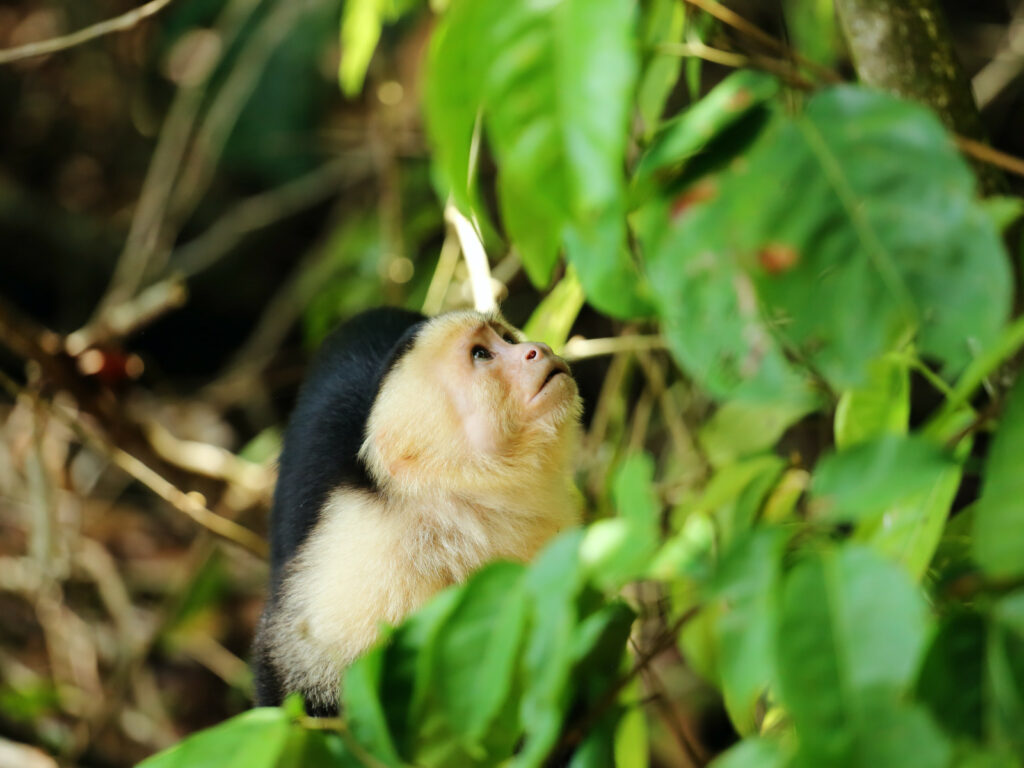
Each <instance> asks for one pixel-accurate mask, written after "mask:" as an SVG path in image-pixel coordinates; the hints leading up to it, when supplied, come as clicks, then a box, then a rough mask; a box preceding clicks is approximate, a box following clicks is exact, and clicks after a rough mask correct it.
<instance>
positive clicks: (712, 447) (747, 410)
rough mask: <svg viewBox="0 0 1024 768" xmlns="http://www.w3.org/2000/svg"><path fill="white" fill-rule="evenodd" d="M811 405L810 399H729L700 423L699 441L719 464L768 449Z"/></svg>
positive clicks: (714, 462) (711, 458) (715, 463)
mask: <svg viewBox="0 0 1024 768" xmlns="http://www.w3.org/2000/svg"><path fill="white" fill-rule="evenodd" d="M813 408H814V403H813V401H808V402H805V403H799V402H793V403H787V402H779V403H751V402H745V401H743V400H730V401H729V402H726V403H724V404H723V405H722V407H721V408H719V409H718V410H717V411H715V413H714V415H713V416H712V417H711V418H710V419H709V420H708V421H707V423H706V424H705V425H704V426H703V428H702V429H701V431H700V435H699V439H700V444H701V447H702V448H703V449H704V453H705V455H706V456H707V457H708V461H710V462H711V463H712V464H714V465H715V466H722V465H724V464H728V463H729V462H732V461H735V460H736V459H738V458H741V457H743V456H749V455H751V454H754V453H759V452H760V451H763V450H766V449H768V448H771V447H772V446H773V445H775V443H776V442H777V441H778V439H779V438H780V437H781V436H782V433H783V432H785V431H786V429H788V428H789V427H790V426H792V425H793V424H794V423H796V422H797V421H798V420H799V419H800V418H801V417H803V416H804V415H806V414H807V413H808V412H809V411H811V410H813Z"/></svg>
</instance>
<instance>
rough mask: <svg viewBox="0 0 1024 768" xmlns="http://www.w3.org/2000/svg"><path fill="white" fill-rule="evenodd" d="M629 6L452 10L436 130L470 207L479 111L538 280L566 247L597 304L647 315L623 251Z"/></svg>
mask: <svg viewBox="0 0 1024 768" xmlns="http://www.w3.org/2000/svg"><path fill="white" fill-rule="evenodd" d="M633 26H634V9H633V4H632V3H631V2H629V1H628V0H556V1H555V2H549V3H533V2H528V0H509V2H506V3H478V2H473V1H472V0H456V2H454V3H453V4H452V7H451V9H450V10H449V12H448V14H447V16H446V18H445V20H444V22H443V23H442V25H441V27H440V28H439V29H438V31H437V32H436V33H435V40H434V46H433V49H432V55H431V66H430V74H429V77H428V82H427V100H426V101H427V124H428V129H429V131H430V134H431V136H432V137H433V140H434V143H435V144H436V147H437V160H438V165H439V167H440V168H441V169H442V174H443V176H444V177H445V179H446V182H447V184H448V185H449V186H450V187H451V189H452V192H453V194H454V195H455V199H456V201H457V203H458V204H459V207H460V208H463V209H467V210H468V209H471V208H472V207H473V206H472V202H473V194H472V190H471V180H470V178H469V161H468V158H469V152H470V144H471V140H472V135H473V126H474V124H475V122H476V119H477V115H478V114H482V115H483V120H484V125H485V126H486V130H487V136H488V138H489V140H490V144H491V147H492V148H493V151H494V155H495V158H496V160H497V165H498V197H499V203H500V207H501V211H502V216H503V218H504V222H505V226H506V229H507V231H508V232H509V234H510V236H511V239H512V242H513V244H514V245H515V246H516V247H517V249H518V250H519V253H520V256H521V257H522V260H523V266H524V267H525V269H526V272H527V274H528V275H529V276H530V279H531V280H532V281H533V282H534V283H535V284H536V285H539V286H543V285H546V284H547V283H548V281H549V280H550V279H551V274H552V271H553V269H554V267H555V264H556V263H557V259H558V250H559V248H560V247H562V245H565V247H566V249H567V252H568V254H569V258H570V260H571V261H572V262H573V264H574V265H575V266H576V269H577V270H578V272H579V277H580V282H581V283H582V285H583V287H584V289H585V291H586V292H587V297H588V299H590V300H591V301H592V302H593V303H594V305H595V306H597V307H598V308H600V309H602V310H604V311H608V312H611V313H614V314H618V315H622V316H635V315H640V314H646V313H649V311H650V305H649V304H648V303H647V301H646V300H645V299H644V297H643V287H642V285H643V284H642V275H641V274H640V272H639V270H638V269H637V268H636V266H635V265H634V264H633V262H632V259H631V257H630V256H629V253H628V251H627V249H626V228H625V203H624V179H623V166H624V163H625V152H626V139H627V133H628V126H629V116H630V115H629V110H630V102H631V98H632V92H633V84H634V81H635V78H636V71H637V52H636V50H635V39H634V37H633V31H634V30H633Z"/></svg>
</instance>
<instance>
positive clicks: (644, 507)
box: [580, 454, 661, 589]
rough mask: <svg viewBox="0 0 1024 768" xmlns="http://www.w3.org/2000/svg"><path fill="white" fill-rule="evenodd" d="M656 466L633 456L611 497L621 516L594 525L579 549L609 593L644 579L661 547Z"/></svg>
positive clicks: (621, 471) (646, 458) (620, 473)
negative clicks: (654, 484) (659, 540)
mask: <svg viewBox="0 0 1024 768" xmlns="http://www.w3.org/2000/svg"><path fill="white" fill-rule="evenodd" d="M653 480H654V462H653V461H652V460H651V457H650V456H648V455H646V454H635V455H633V456H630V457H629V458H628V459H627V460H626V461H625V462H624V463H623V464H622V466H621V467H620V468H619V471H618V473H617V474H616V476H615V481H614V485H613V490H612V495H613V497H614V500H615V507H616V509H617V511H618V513H619V516H618V517H616V518H613V519H610V520H599V521H597V522H596V523H594V524H593V525H591V526H590V527H589V528H588V530H587V533H586V537H585V538H584V540H583V544H582V546H581V548H580V558H581V559H582V561H583V562H584V563H586V564H587V567H588V569H590V571H591V572H592V573H593V577H594V579H595V580H596V581H597V583H598V584H601V585H603V586H605V587H606V588H608V589H611V588H616V587H619V586H622V585H623V584H625V583H626V582H627V581H630V580H631V579H635V578H638V577H640V576H642V575H643V574H644V573H645V572H646V570H647V568H648V566H649V564H650V559H651V556H652V555H653V554H654V552H655V550H656V549H657V546H658V518H659V512H660V509H661V505H660V504H659V503H658V499H657V496H656V495H655V494H654V489H653V487H652V482H653Z"/></svg>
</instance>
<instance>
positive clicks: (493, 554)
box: [266, 313, 580, 706]
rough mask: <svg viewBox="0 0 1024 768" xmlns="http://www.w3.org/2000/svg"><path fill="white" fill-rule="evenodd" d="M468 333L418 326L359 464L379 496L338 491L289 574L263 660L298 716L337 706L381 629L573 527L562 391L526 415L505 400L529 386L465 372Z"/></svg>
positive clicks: (571, 415)
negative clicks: (304, 700) (346, 680)
mask: <svg viewBox="0 0 1024 768" xmlns="http://www.w3.org/2000/svg"><path fill="white" fill-rule="evenodd" d="M480 325H481V316H480V315H477V314H475V313H465V314H459V315H449V316H445V317H444V318H440V319H435V320H433V321H431V323H430V324H429V325H428V326H427V328H426V330H425V331H424V332H423V334H422V335H421V337H420V338H418V339H417V341H416V344H415V346H414V348H413V350H412V351H411V352H410V353H409V354H408V355H407V356H406V357H405V358H403V360H402V361H400V363H399V365H398V367H397V368H396V369H395V371H393V372H392V374H391V375H390V376H389V377H388V379H387V380H386V382H385V385H384V387H383V389H382V391H381V392H380V393H379V394H378V397H377V401H376V403H375V405H374V408H373V410H372V411H371V414H370V420H369V424H368V426H367V439H366V442H365V443H364V445H363V449H362V450H361V451H360V455H361V456H362V457H363V459H364V460H365V461H366V463H367V465H368V467H369V469H370V472H371V474H372V475H373V476H374V478H375V480H376V482H377V483H378V484H379V485H380V487H381V488H382V489H383V490H382V491H381V492H380V493H371V492H369V491H364V490H354V489H346V488H342V489H339V490H337V491H336V492H335V493H334V494H333V495H332V496H331V498H330V499H329V501H328V502H327V504H325V506H324V508H323V510H322V513H321V515H320V518H319V520H318V522H317V525H316V527H315V528H314V530H313V531H312V533H311V534H310V537H309V539H308V540H307V541H306V542H305V544H304V545H303V546H302V548H301V549H300V551H299V553H298V554H297V556H296V557H295V559H294V560H293V561H292V563H291V564H290V565H289V566H288V570H287V572H286V575H285V580H284V585H283V589H282V593H281V595H280V598H279V603H278V606H277V610H275V611H274V612H273V615H272V616H271V617H270V619H269V626H268V627H267V632H266V636H267V639H268V641H267V649H268V651H269V653H270V656H271V659H272V660H273V664H274V667H275V668H276V669H277V670H279V672H280V675H281V678H282V680H281V682H282V683H283V684H284V686H285V688H286V689H287V690H302V691H305V692H306V693H307V696H308V698H309V700H310V701H309V703H310V704H315V705H321V706H329V705H331V704H332V703H333V702H335V701H336V700H337V690H338V683H339V680H340V676H341V672H342V670H343V669H344V668H345V667H346V666H347V665H348V664H350V663H351V662H352V661H353V660H354V659H355V658H356V657H358V656H359V655H360V654H361V653H363V652H364V651H365V650H366V649H367V648H368V647H369V646H370V645H372V644H373V642H374V641H375V640H376V638H377V636H378V631H379V627H380V625H381V624H382V623H389V624H397V623H399V622H400V621H401V620H402V618H403V617H404V616H405V615H406V614H408V613H409V612H410V611H413V610H415V609H416V608H418V607H419V606H421V605H422V604H423V603H424V602H426V601H427V600H428V599H429V598H430V597H431V596H432V595H433V594H435V593H436V592H437V591H438V590H440V589H443V588H444V587H446V586H449V585H451V584H455V583H458V582H461V581H463V580H464V579H465V578H466V577H467V576H468V575H469V574H470V573H472V572H473V571H474V570H476V569H477V568H479V567H480V566H481V565H483V564H484V563H487V562H489V561H492V560H497V559H512V560H520V561H525V560H528V559H530V558H531V557H533V555H534V554H536V552H537V551H538V550H539V549H540V548H541V547H542V546H543V545H544V543H545V542H547V541H548V540H549V539H550V538H551V537H552V536H554V535H555V534H556V533H557V532H558V531H559V530H560V529H563V528H566V527H568V526H570V525H573V524H575V523H576V522H577V521H578V517H579V494H578V492H577V491H576V490H575V488H574V487H573V486H572V482H571V479H570V476H571V460H572V456H573V453H574V450H575V446H576V442H577V437H578V426H577V422H578V416H579V409H580V404H579V397H578V395H577V393H576V386H575V383H574V382H572V380H571V379H569V378H568V377H558V378H556V379H555V380H553V381H552V383H551V385H550V391H549V392H547V393H546V395H545V397H547V398H549V399H550V404H542V405H543V407H542V408H539V409H535V412H534V411H530V410H529V406H524V405H523V403H522V400H523V398H522V397H517V395H516V387H517V386H519V387H520V389H522V387H526V388H527V390H528V394H531V395H532V393H533V392H534V391H535V387H536V386H537V382H536V381H534V380H530V381H525V382H523V381H518V380H516V379H515V376H516V375H520V376H525V375H526V374H515V373H511V372H510V373H507V374H505V373H500V372H499V373H498V374H493V373H492V374H486V375H484V374H481V373H479V372H478V371H476V370H475V369H473V368H472V367H471V366H469V365H466V364H465V358H466V357H467V348H466V344H467V343H469V342H467V338H464V337H466V335H467V334H474V333H480V332H481V331H479V326H480ZM493 370H497V369H493ZM524 370H525V369H524ZM530 375H533V371H532V370H531V371H530ZM527 390H523V391H527ZM531 414H533V415H531ZM537 414H539V415H537ZM484 446H486V448H484Z"/></svg>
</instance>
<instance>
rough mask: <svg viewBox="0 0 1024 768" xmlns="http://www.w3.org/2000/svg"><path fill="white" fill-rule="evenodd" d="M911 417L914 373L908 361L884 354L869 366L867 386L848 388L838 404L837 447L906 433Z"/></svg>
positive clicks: (836, 420) (865, 384) (836, 422)
mask: <svg viewBox="0 0 1024 768" xmlns="http://www.w3.org/2000/svg"><path fill="white" fill-rule="evenodd" d="M909 420H910V373H909V371H908V369H907V364H906V362H904V361H902V360H900V359H896V358H891V357H883V358H881V359H879V360H875V361H873V362H872V363H871V364H870V365H869V366H868V376H867V380H866V381H865V382H864V384H863V385H861V386H859V387H856V388H854V389H850V390H847V391H846V392H844V393H843V395H842V397H840V398H839V404H838V405H837V406H836V418H835V435H836V447H837V448H839V449H843V448H847V447H849V446H851V445H853V444H855V443H862V442H864V441H866V440H870V439H871V438H875V437H881V436H882V435H890V434H892V435H903V434H906V432H907V424H908V422H909Z"/></svg>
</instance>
